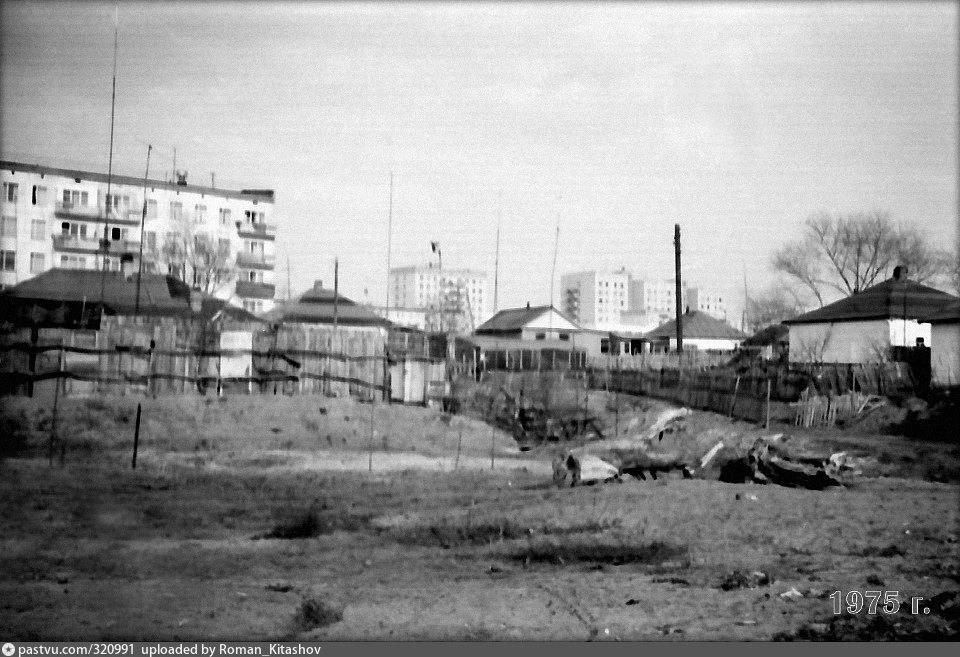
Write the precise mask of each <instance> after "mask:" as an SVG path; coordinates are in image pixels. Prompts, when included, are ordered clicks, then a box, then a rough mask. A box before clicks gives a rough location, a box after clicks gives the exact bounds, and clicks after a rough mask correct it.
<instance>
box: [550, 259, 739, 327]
mask: <svg viewBox="0 0 960 657" xmlns="http://www.w3.org/2000/svg"><path fill="white" fill-rule="evenodd" d="M560 294H561V299H560V301H561V306H562V308H563V311H564V312H565V313H567V314H568V315H569V316H571V317H573V318H574V319H575V320H576V321H577V322H579V323H580V325H582V326H584V327H588V328H592V329H599V330H608V331H637V330H641V331H648V330H650V329H652V328H654V327H656V326H657V325H659V324H662V323H663V322H665V321H668V320H670V319H671V318H672V317H673V316H674V315H675V312H676V302H675V296H676V284H675V281H674V280H653V281H646V280H639V279H636V278H634V277H633V276H632V275H631V274H630V273H629V272H628V271H627V270H626V269H625V268H621V269H620V270H619V271H615V272H600V271H595V270H593V271H582V272H575V273H570V274H564V275H563V276H561V277H560ZM681 299H682V307H683V308H684V309H686V308H687V307H689V309H690V310H700V311H703V312H705V313H707V314H709V315H711V316H713V317H715V318H716V319H725V317H726V304H724V303H723V295H722V293H720V292H717V291H715V290H710V289H707V288H704V287H699V286H696V287H694V286H690V287H686V288H684V290H683V292H682V297H681Z"/></svg>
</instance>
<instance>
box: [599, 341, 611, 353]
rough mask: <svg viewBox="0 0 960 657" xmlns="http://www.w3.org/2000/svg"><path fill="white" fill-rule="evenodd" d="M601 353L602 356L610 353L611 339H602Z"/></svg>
mask: <svg viewBox="0 0 960 657" xmlns="http://www.w3.org/2000/svg"><path fill="white" fill-rule="evenodd" d="M600 353H601V354H609V353H610V338H600Z"/></svg>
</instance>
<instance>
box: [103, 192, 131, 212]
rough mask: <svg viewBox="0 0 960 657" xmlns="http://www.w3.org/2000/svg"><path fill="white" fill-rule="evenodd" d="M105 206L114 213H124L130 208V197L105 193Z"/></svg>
mask: <svg viewBox="0 0 960 657" xmlns="http://www.w3.org/2000/svg"><path fill="white" fill-rule="evenodd" d="M107 208H108V209H110V210H111V211H113V212H115V213H118V214H119V213H125V212H127V211H129V210H130V197H129V196H118V195H117V194H107Z"/></svg>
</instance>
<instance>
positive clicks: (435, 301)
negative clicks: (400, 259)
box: [388, 263, 493, 331]
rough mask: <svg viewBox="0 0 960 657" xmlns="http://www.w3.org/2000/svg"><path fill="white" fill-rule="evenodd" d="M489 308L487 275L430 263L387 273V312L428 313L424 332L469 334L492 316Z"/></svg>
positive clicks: (491, 301) (393, 269)
mask: <svg viewBox="0 0 960 657" xmlns="http://www.w3.org/2000/svg"><path fill="white" fill-rule="evenodd" d="M492 304H493V300H492V297H491V294H490V291H489V279H488V277H487V273H486V272H483V271H476V270H472V269H447V268H444V269H442V270H441V269H440V268H439V267H434V266H433V265H432V263H431V264H428V265H426V266H423V265H419V266H409V267H394V268H392V269H391V270H390V308H391V309H397V308H403V309H424V310H426V311H428V312H427V313H426V319H425V328H426V329H427V330H452V331H472V330H473V329H474V328H476V327H477V326H480V324H482V323H483V322H485V321H486V320H487V319H489V318H490V316H491V315H492V314H493V312H492ZM388 312H389V311H388Z"/></svg>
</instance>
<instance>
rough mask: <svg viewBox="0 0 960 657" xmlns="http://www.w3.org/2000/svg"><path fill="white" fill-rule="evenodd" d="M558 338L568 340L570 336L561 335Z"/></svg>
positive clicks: (567, 334) (566, 334)
mask: <svg viewBox="0 0 960 657" xmlns="http://www.w3.org/2000/svg"><path fill="white" fill-rule="evenodd" d="M558 337H559V338H560V339H561V340H569V339H570V334H569V333H561V334H560V335H559V336H558Z"/></svg>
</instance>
